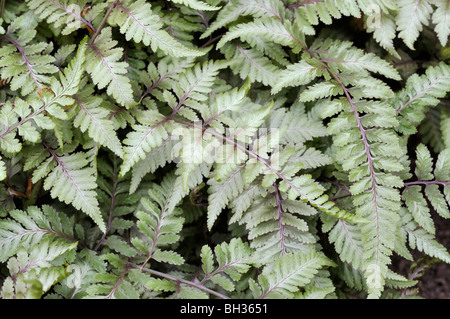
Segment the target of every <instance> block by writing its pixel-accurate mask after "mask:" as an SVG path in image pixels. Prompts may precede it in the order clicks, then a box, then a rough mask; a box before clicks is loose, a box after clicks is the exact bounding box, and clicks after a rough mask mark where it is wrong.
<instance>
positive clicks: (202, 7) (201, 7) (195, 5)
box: [170, 0, 220, 11]
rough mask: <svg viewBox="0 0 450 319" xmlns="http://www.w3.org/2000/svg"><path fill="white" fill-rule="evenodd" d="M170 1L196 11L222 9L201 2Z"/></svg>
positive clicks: (186, 0)
mask: <svg viewBox="0 0 450 319" xmlns="http://www.w3.org/2000/svg"><path fill="white" fill-rule="evenodd" d="M170 1H172V2H174V3H178V4H183V5H185V6H187V7H189V8H192V9H195V10H204V11H215V10H219V9H220V7H217V6H212V5H210V4H208V3H205V2H203V1H200V0H170Z"/></svg>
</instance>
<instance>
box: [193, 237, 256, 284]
mask: <svg viewBox="0 0 450 319" xmlns="http://www.w3.org/2000/svg"><path fill="white" fill-rule="evenodd" d="M214 256H215V258H214ZM200 257H201V260H202V270H203V273H204V274H203V278H202V280H201V281H200V284H204V283H206V282H208V281H210V282H211V283H214V284H216V285H218V286H220V287H221V288H223V289H225V290H227V291H234V290H235V289H236V287H235V285H236V283H235V281H238V280H239V279H240V278H241V277H242V275H243V274H245V273H246V272H247V271H248V270H249V269H250V267H251V266H252V265H253V264H255V263H256V260H255V259H254V257H253V256H252V250H251V249H250V248H249V246H248V245H247V244H246V243H244V242H242V240H241V239H240V238H233V239H232V240H231V241H230V242H229V243H222V244H220V245H217V246H216V247H215V248H214V253H213V251H212V250H211V248H210V247H209V246H207V245H205V246H203V247H202V250H201V253H200ZM214 259H216V262H217V267H216V266H215V262H214Z"/></svg>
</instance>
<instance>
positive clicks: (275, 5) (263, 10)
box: [200, 0, 282, 39]
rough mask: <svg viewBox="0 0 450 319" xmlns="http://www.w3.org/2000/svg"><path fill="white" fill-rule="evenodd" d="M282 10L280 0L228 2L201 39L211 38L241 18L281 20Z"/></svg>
mask: <svg viewBox="0 0 450 319" xmlns="http://www.w3.org/2000/svg"><path fill="white" fill-rule="evenodd" d="M281 8H282V3H281V1H279V0H264V1H258V0H245V1H244V0H239V1H233V2H228V3H227V4H226V5H225V6H224V7H223V8H222V10H220V11H219V14H218V15H217V18H216V19H215V20H214V22H213V23H212V24H211V25H210V26H209V28H208V29H207V30H206V31H205V32H204V33H203V34H202V36H201V37H200V38H201V39H204V38H206V37H208V36H210V35H211V34H212V33H213V32H214V31H216V30H218V29H220V28H222V27H224V26H226V25H228V24H230V23H232V22H233V21H235V20H237V19H238V18H239V17H240V16H247V15H251V16H253V17H255V18H260V17H264V16H274V17H278V18H279V19H281V14H282V10H280V9H281Z"/></svg>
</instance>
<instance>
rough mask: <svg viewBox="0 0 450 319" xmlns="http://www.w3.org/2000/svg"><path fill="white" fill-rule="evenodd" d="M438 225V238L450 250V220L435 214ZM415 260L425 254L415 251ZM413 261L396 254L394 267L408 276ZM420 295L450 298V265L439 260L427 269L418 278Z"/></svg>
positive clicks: (433, 297) (436, 224) (431, 297)
mask: <svg viewBox="0 0 450 319" xmlns="http://www.w3.org/2000/svg"><path fill="white" fill-rule="evenodd" d="M433 219H434V223H435V226H436V239H437V241H438V242H439V243H440V244H442V245H444V246H445V247H446V248H447V250H450V221H449V220H446V219H444V218H441V217H440V216H436V215H435V216H434V218H433ZM413 256H414V259H415V260H418V259H419V258H421V257H423V256H424V255H423V254H422V253H421V252H419V251H414V252H413ZM411 265H412V262H410V261H407V260H405V259H403V258H400V257H397V256H395V257H394V259H393V267H394V270H396V271H397V272H398V273H400V274H402V275H404V276H405V277H408V275H409V274H410V273H411V272H410V267H411ZM417 280H419V284H418V287H417V288H418V289H419V291H418V295H419V296H420V297H422V298H425V299H450V265H449V264H446V263H443V262H439V263H437V264H434V265H433V266H431V268H429V269H428V270H426V271H425V273H424V274H423V276H422V277H420V278H418V279H417Z"/></svg>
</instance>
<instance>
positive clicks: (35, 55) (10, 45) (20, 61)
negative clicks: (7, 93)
mask: <svg viewBox="0 0 450 319" xmlns="http://www.w3.org/2000/svg"><path fill="white" fill-rule="evenodd" d="M35 19H36V18H35V16H34V15H33V14H31V13H28V14H23V15H21V16H20V17H18V18H17V19H16V20H15V21H14V23H12V24H10V25H9V28H8V29H7V32H6V34H5V35H3V36H2V39H3V40H4V41H5V42H6V43H7V44H5V43H4V44H3V45H2V49H1V50H0V76H1V78H2V79H3V80H7V81H10V87H11V89H12V90H19V89H20V90H21V93H22V95H24V96H25V95H27V94H29V93H31V92H32V91H33V90H37V91H38V92H39V91H41V90H43V89H44V88H46V87H47V85H49V84H50V78H51V75H52V74H54V73H56V72H58V68H57V67H56V66H55V65H54V64H53V63H54V62H55V58H54V57H52V56H51V55H50V54H49V51H50V50H51V49H52V48H53V46H52V44H49V43H45V42H38V43H36V42H34V41H33V39H34V38H35V36H36V33H37V31H36V30H35V28H36V25H37V21H36V20H35Z"/></svg>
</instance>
